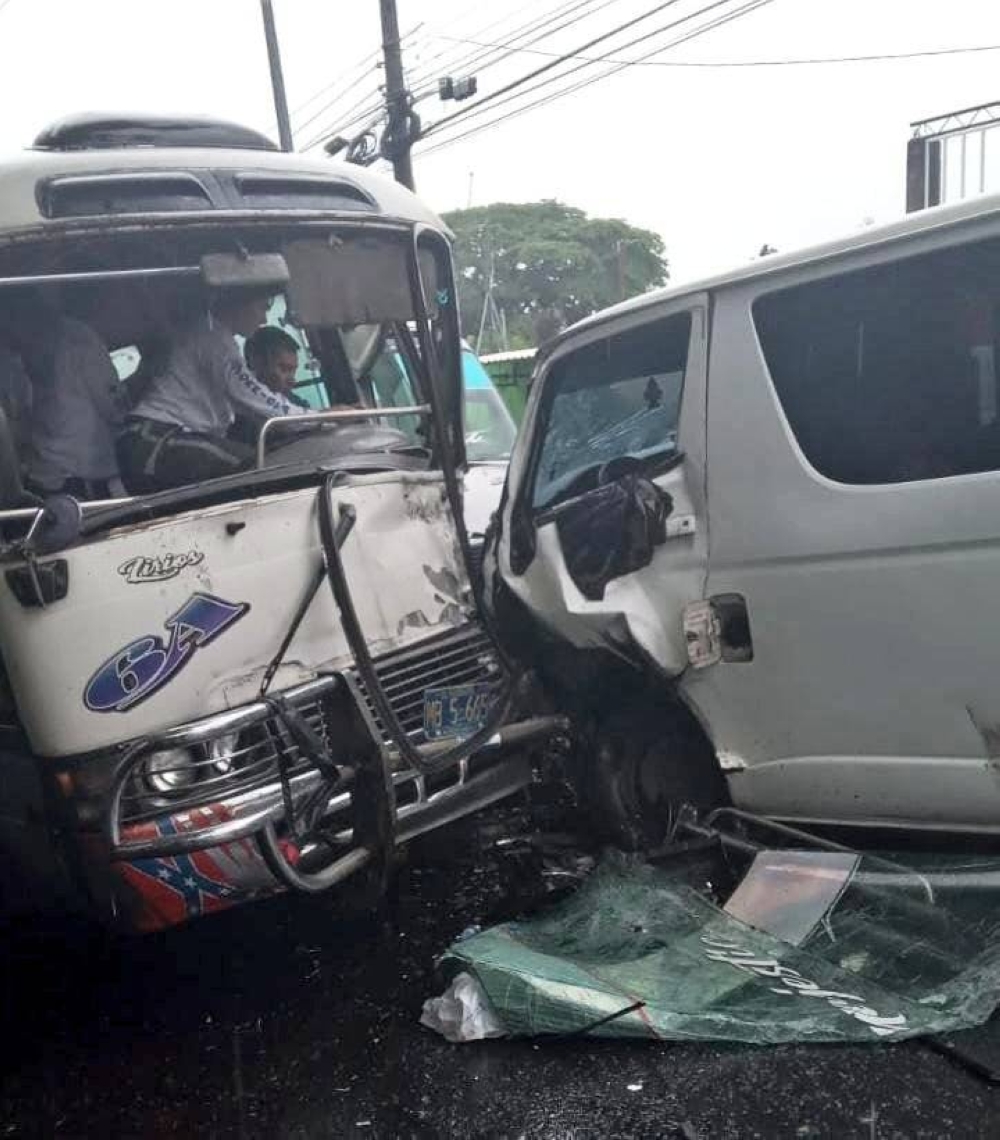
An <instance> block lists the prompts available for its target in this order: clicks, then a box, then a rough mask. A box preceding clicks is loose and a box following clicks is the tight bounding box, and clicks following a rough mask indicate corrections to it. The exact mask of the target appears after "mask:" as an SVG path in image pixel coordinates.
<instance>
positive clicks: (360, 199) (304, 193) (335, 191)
mask: <svg viewBox="0 0 1000 1140" xmlns="http://www.w3.org/2000/svg"><path fill="white" fill-rule="evenodd" d="M235 182H236V189H237V191H238V193H239V196H240V200H241V202H242V204H243V205H244V206H247V207H250V208H251V209H258V210H268V209H271V210H371V209H372V208H373V207H374V206H375V205H376V203H375V199H374V198H372V197H371V195H370V194H367V193H365V191H364V190H361V189H360V188H359V187H357V186H354V185H352V184H351V183H350V182H346V181H344V180H343V179H341V178H324V177H323V176H322V175H309V174H305V175H301V174H237V175H236V178H235Z"/></svg>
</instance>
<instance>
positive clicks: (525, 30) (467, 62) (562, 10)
mask: <svg viewBox="0 0 1000 1140" xmlns="http://www.w3.org/2000/svg"><path fill="white" fill-rule="evenodd" d="M619 2H620V0H568V2H567V3H563V4H561V5H558V6H557V7H556V8H555V9H552V10H550V11H548V12H546V13H544V14H543V15H542V16H540V17H539V16H536V17H534V18H533V19H531V20H528V21H527V22H526V23H524V24H521V25H518V26H515V27H514V28H513V29H512V30H511V31H510V32H509V33H508V35H509V36H510V37H512V38H510V39H508V40H505V41H504V46H505V47H506V45H509V44H512V43H516V42H518V41H519V40H523V39H524V37H525V36H528V35H533V37H534V38H532V39H530V40H528V41H527V43H528V44H529V45H530V44H534V43H539V42H540V41H541V40H543V39H545V38H546V37H547V36H549V35H553V34H554V33H555V32H558V31H559V30H561V29H562V28H564V27H566V26H567V25H568V24H569V23H572V22H574V21H573V20H572V19H567V20H565V21H564V22H563V23H561V24H558V25H557V26H556V27H549V25H551V24H552V23H553V22H554V21H556V20H559V19H560V18H563V17H567V16H572V15H573V14H574V13H578V11H579V9H580V8H586V7H589V6H592V5H593V4H594V3H598V7H597V8H596V9H593V11H591V12H585V13H583V15H582V16H580V15H578V16H577V19H578V20H579V19H585V18H587V17H588V16H591V15H595V14H596V13H597V12H599V11H600V10H601V9H603V8H606V7H608V6H609V5H610V4H612V3H619ZM536 7H537V5H536V4H527V5H524V7H522V8H518V9H516V11H515V12H514V13H510V14H508V16H506V17H504V20H506V19H509V18H510V16H511V15H517V14H518V13H520V12H523V11H524V10H525V9H526V8H536ZM504 20H499V21H494V23H493V24H491V25H489V27H494V26H495V25H496V24H498V23H503V22H504ZM447 54H448V53H447V52H439V53H438V54H437V55H436V56H434V57H433V59H439V58H440V57H441V56H443V55H447ZM507 54H509V53H507ZM491 55H492V56H494V58H493V59H492V60H490V59H489V57H490V56H491ZM504 57H505V55H504V51H503V49H501V51H500V52H497V51H495V50H493V49H487V50H486V51H474V52H471V53H467V54H465V55H464V56H454V58H453V59H451V60H450V61H449V62H448V65H447V67H446V68H445V67H443V68H442V69H441V70H454V71H457V70H459V69H466V68H468V67H470V66H472V65H473V64H475V63H477V62H478V61H480V60H487V62H485V63H481V64H479V67H478V70H479V71H480V72H481V71H483V70H485V69H486V68H487V67H490V66H493V64H494V63H496V62H499V60H500V59H502V58H504ZM428 62H430V61H428ZM428 73H429V68H426V67H425V69H424V70H423V72H422V74H424V75H426V74H428ZM409 79H410V84H411V88H412V87H413V84H414V81H416V82H418V83H419V81H420V72H419V69H418V71H417V72H411V74H410V76H409ZM436 92H437V81H436V80H435V81H434V82H433V83H429V84H427V86H425V87H423V88H416V89H415V90H414V91H413V98H414V101H417V100H420V99H423V98H426V97H427V96H429V95H432V94H435V93H436ZM371 98H373V97H372V96H369V105H368V106H367V107H366V108H365V109H364V110H363V111H359V112H357V113H356V114H354V115H353V116H351V117H349V118H347V119H343V120H341V119H339V118H338V121H337V125H336V126H335V127H334V126H332V124H331V122H330V121H328V122H327V124H326V126H325V127H324V128H323V129H322V130H321V132H320V133H319V134H317V135H315V136H314V137H313V138H312V139H310V141H309V142H308V143H306V144H305V146H304V147H303V148H302V149H304V150H309V149H311V148H312V147H314V146H316V145H318V144H319V143H321V142H325V141H326V140H327V139H329V138H333V137H334V136H335V135H338V134H347V133H349V131H350V130H351V128H352V127H356V126H359V125H360V124H361V123H362V122H364V121H365V120H374V121H372V122H370V124H369V125H371V126H374V125H375V123H377V121H378V119H379V118H380V117H381V116H380V112H381V111H382V110H383V106H382V100H381V98H380V97H379V99H378V100H377V101H376V102H374V103H372V102H371V101H370V100H371ZM357 106H358V104H357V103H356V104H354V106H353V107H351V108H349V109H348V112H345V114H348V113H349V112H350V111H354V110H355V109H356V108H357ZM317 117H318V116H313V119H315V118H317ZM311 121H313V120H310V122H311Z"/></svg>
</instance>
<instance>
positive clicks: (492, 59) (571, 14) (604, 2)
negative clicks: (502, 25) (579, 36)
mask: <svg viewBox="0 0 1000 1140" xmlns="http://www.w3.org/2000/svg"><path fill="white" fill-rule="evenodd" d="M619 2H620V0H571V2H570V3H567V4H563V5H561V6H560V7H558V8H555V9H554V10H553V11H551V12H550V13H549V14H548V15H546V16H544V17H542V18H541V19H537V20H533V21H529V23H527V24H525V25H523V26H522V27H521V28H517V29H515V30H514V31H513V32H510V33H508V36H509V38H508V39H506V40H504V41H502V42H500V43H492V44H483V45H482V46H483V47H485V48H487V49H490V50H486V51H474V52H470V53H469V54H468V55H466V56H464V57H462V58H461V59H456V60H454V61H453V62H452V63H451V64H450V65H449V70H451V71H453V72H455V71H466V72H468V71H476V72H478V73H482V72H484V71H487V70H488V69H489V68H491V67H495V66H496V65H497V64H498V63H500V62H501V61H502V60H504V59H506V58H507V57H508V56H509V55H510V54H511V52H512V51H515V50H518V49H517V48H515V46H514V45H515V44H517V43H518V41H519V40H523V39H524V38H525V36H529V35H530V36H532V38H531V39H529V40H528V41H527V42H526V43H524V44H522V45H521V49H522V50H525V51H527V50H528V48H529V47H530V46H531V45H532V44H536V43H539V42H540V41H541V40H544V39H548V38H549V36H553V35H555V34H556V33H557V32H560V31H562V30H563V28H566V27H569V25H570V24H574V23H579V22H580V21H581V20H586V19H589V18H590V17H591V16H596V15H597V13H598V12H600V11H601V10H602V9H604V8H607V7H609V6H610V5H611V4H617V3H619ZM595 3H596V4H597V7H596V8H595V7H593V5H594V4H595ZM581 8H590V9H591V10H590V11H589V12H583V13H580V12H579V10H580V9H581ZM558 20H562V22H561V23H556V21H558ZM552 24H555V25H556V26H555V27H552V26H551V25H552ZM437 38H439V39H452V38H453V37H451V36H443V37H437ZM456 42H466V43H475V42H476V41H474V40H467V41H456ZM546 54H548V53H546Z"/></svg>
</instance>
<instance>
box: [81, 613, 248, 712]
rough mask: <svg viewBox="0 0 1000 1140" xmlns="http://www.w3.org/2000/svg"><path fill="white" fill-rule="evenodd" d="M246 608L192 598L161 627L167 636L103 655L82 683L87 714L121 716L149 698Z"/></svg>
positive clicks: (152, 637) (143, 639)
mask: <svg viewBox="0 0 1000 1140" xmlns="http://www.w3.org/2000/svg"><path fill="white" fill-rule="evenodd" d="M248 609H250V605H249V603H247V602H239V603H233V602H226V601H223V599H222V598H215V597H213V596H212V595H211V594H192V595H191V597H190V598H188V600H187V601H186V602H185V603H184V605H183V606H181V608H180V609H179V610H178V611H177V613H175V614H174V615H173V616H171V617H169V618H167V620H166V621H165V622H164V623H163V624H164V626H165V627H166V629H167V630H168V631H169V633H170V639H169V640H168V641H167V642H166V643H164V640H163V638H162V637H157V636H155V635H153V634H147V635H146V636H144V637H138V638H136V640H135V641H130V642H129V644H128V645H125V646H123V647H122V648H121V649H119V650H118V652H117V653H115V654H114V656H113V657H109V658H108V660H107V661H105V662H104V664H103V665H102V666H101V667H100V668H99V669H98V670H97V672H96V673H95V674H94V675H93V677H91V678H90V680H89V682H88V683H87V688H86V689H85V690H84V694H83V703H84V704H85V705H86V706H87V708H88V709H91V710H92V711H93V712H127V711H128V710H129V709H131V708H134V707H135V706H136V705H137V704H139V702H140V701H144V700H145V699H146V698H147V697H151V696H152V695H153V694H154V693H155V692H157V690H159V689H162V688H163V686H164V685H165V684H166V683H167V682H168V681H169V680H170V679H171V678H172V677H175V676H176V675H177V674H178V673H179V672H180V670H181V669H183V668H184V666H185V665H186V664H187V663H188V662H189V661H190V660H191V658H192V657H193V656H194V653H195V650H197V649H201V648H202V647H203V646H205V645H208V643H209V642H210V641H213V640H214V639H215V638H216V637H218V636H219V634H220V633H222V632H223V631H224V630H226V629H228V628H229V627H230V626H231V625H232V624H233V622H236V621H239V619H240V618H241V617H242V616H243V615H244V614H245V613H246V612H247V610H248Z"/></svg>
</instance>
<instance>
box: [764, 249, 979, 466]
mask: <svg viewBox="0 0 1000 1140" xmlns="http://www.w3.org/2000/svg"><path fill="white" fill-rule="evenodd" d="M753 316H754V322H755V324H756V328H757V334H758V337H759V339H760V344H761V347H762V349H763V352H764V357H765V359H766V361H767V366H768V369H769V371H770V374H771V379H772V381H773V382H774V387H775V390H776V392H777V395H778V399H779V400H780V402H781V406H782V408H783V410H784V412H785V415H786V417H787V419H788V423H789V426H790V427H791V430H792V432H793V434H794V435H795V438H796V440H797V441H798V444H799V446H800V447H801V449H802V451H803V453H804V454H805V457H806V458H807V459H808V460H809V462H810V463H811V464H812V465H813V467H814V468H815V469H816V470H817V471H819V472H820V473H821V474H822V475H825V476H827V478H830V479H834V480H836V481H838V482H841V483H855V484H871V483H902V482H909V481H913V480H919V479H939V478H946V477H947V476H950V475H963V474H969V473H972V472H976V471H992V470H997V469H1000V417H998V364H1000V358H998V351H997V340H998V333H1000V323H998V318H1000V242H988V243H983V244H981V245H976V246H960V247H957V248H953V249H949V250H945V251H942V252H940V253H933V254H928V255H925V256H921V257H913V258H909V259H907V260H904V261H899V262H896V263H894V264H892V265H886V266H878V267H876V268H874V269H867V270H862V271H860V272H854V273H849V274H843V275H841V276H839V277H835V278H831V279H827V280H824V281H818V282H814V283H810V284H808V285H801V286H796V287H795V288H792V289H785V290H783V291H781V292H778V293H773V294H771V295H769V296H766V297H761V298H759V299H758V300H757V301H756V302H755V303H754V306H753Z"/></svg>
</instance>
